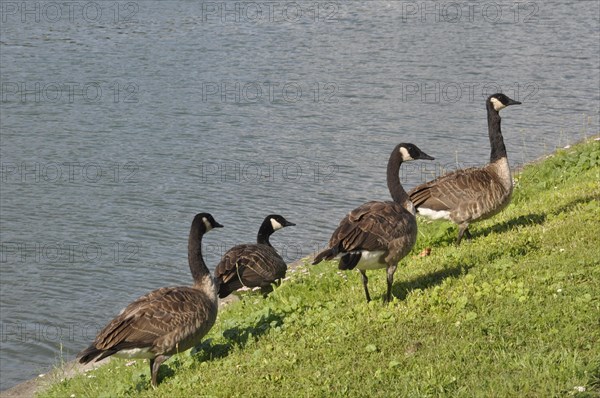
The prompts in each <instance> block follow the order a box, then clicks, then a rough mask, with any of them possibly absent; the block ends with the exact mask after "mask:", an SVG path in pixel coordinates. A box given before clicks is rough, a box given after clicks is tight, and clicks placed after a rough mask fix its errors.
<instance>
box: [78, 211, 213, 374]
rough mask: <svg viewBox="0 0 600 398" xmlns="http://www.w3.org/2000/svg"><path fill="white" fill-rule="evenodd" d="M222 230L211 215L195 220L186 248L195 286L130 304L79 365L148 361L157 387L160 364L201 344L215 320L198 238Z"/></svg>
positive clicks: (84, 353)
mask: <svg viewBox="0 0 600 398" xmlns="http://www.w3.org/2000/svg"><path fill="white" fill-rule="evenodd" d="M215 227H221V225H220V224H219V223H217V222H216V221H215V220H214V219H213V218H212V216H211V215H210V214H208V213H200V214H198V215H196V217H195V218H194V221H193V223H192V228H191V231H190V237H189V242H188V261H189V265H190V270H191V272H192V276H193V277H194V285H193V286H191V287H188V286H177V287H163V288H160V289H157V290H154V291H152V292H150V293H148V294H146V295H144V296H142V297H140V298H138V299H137V300H135V301H134V302H132V303H131V304H129V305H128V306H127V307H125V309H123V310H122V311H121V313H120V314H119V315H118V316H117V317H115V318H114V319H113V320H112V321H111V322H109V324H108V325H106V326H105V327H104V328H103V329H102V330H101V331H100V332H99V333H98V335H97V336H96V339H95V340H94V342H93V343H92V344H91V345H90V346H89V347H88V348H86V349H85V350H83V351H82V352H80V353H79V354H78V359H79V362H80V363H88V362H91V361H93V360H95V361H98V360H100V359H103V358H106V357H108V356H111V355H115V356H119V357H126V358H148V359H150V372H151V382H152V385H153V386H156V385H157V383H158V380H157V376H158V369H159V367H160V364H161V363H162V362H164V361H165V360H166V359H168V358H169V356H171V355H173V354H176V353H178V352H183V351H185V350H187V349H189V348H191V347H193V346H195V345H197V344H198V343H200V341H201V340H202V337H204V335H206V333H207V332H208V331H209V330H210V329H211V328H212V326H213V325H214V323H215V320H216V317H217V310H218V306H217V290H216V285H215V283H214V281H213V278H212V276H211V275H210V272H209V271H208V268H207V267H206V265H205V264H204V260H203V259H202V252H201V240H202V235H203V234H204V233H206V232H208V231H209V230H210V229H212V228H215Z"/></svg>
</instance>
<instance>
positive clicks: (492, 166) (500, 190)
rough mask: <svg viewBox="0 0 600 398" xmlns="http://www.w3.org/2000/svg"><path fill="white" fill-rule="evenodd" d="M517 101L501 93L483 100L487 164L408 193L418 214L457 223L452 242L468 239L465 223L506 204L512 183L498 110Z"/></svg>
mask: <svg viewBox="0 0 600 398" xmlns="http://www.w3.org/2000/svg"><path fill="white" fill-rule="evenodd" d="M516 104H520V102H518V101H514V100H512V99H510V98H508V97H507V96H505V95H503V94H494V95H492V96H490V97H489V98H488V99H487V101H486V107H487V113H488V130H489V138H490V146H491V149H492V152H491V156H490V163H488V164H487V165H485V166H484V167H481V168H475V167H474V168H469V169H464V170H457V171H455V172H452V173H449V174H446V175H444V176H442V177H439V178H437V179H435V180H433V181H429V182H426V183H424V184H421V185H419V186H417V187H415V188H413V189H412V190H411V191H410V192H409V195H410V199H411V200H412V202H413V204H414V205H415V207H416V208H417V210H418V212H419V214H421V215H423V216H426V217H430V218H433V219H438V218H444V219H447V220H451V221H453V222H454V223H456V224H458V226H459V232H458V238H457V241H456V243H457V244H460V241H461V239H462V237H463V235H465V236H467V238H470V236H471V234H470V233H469V230H468V228H469V224H470V223H472V222H475V221H479V220H483V219H486V218H489V217H492V216H494V215H496V214H498V213H499V212H500V211H502V209H504V208H505V207H506V206H507V205H508V204H509V203H510V199H511V196H512V191H513V184H512V176H511V174H510V166H509V164H508V158H507V155H506V148H505V146H504V139H503V137H502V131H501V128H500V115H499V111H500V109H503V108H504V107H506V106H508V105H516Z"/></svg>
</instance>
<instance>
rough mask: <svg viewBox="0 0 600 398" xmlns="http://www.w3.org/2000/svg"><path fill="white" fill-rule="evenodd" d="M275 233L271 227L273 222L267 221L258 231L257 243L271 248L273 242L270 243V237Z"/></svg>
mask: <svg viewBox="0 0 600 398" xmlns="http://www.w3.org/2000/svg"><path fill="white" fill-rule="evenodd" d="M272 233H273V228H272V227H271V220H265V221H264V222H263V223H262V225H261V226H260V229H259V230H258V235H257V236H256V243H258V244H259V245H267V246H271V242H269V237H270V236H271V234H272Z"/></svg>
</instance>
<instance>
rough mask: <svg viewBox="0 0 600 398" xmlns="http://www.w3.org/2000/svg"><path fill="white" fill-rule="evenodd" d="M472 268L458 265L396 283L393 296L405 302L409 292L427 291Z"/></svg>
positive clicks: (393, 287)
mask: <svg viewBox="0 0 600 398" xmlns="http://www.w3.org/2000/svg"><path fill="white" fill-rule="evenodd" d="M471 267H472V266H468V265H457V266H455V267H451V268H445V269H443V270H440V271H436V272H432V273H429V274H425V275H421V276H418V277H416V278H414V279H411V280H409V281H404V282H398V283H395V284H394V285H393V286H392V294H393V295H394V296H395V297H396V298H397V299H398V300H404V299H405V298H406V296H407V295H408V293H409V292H411V291H413V290H415V289H423V290H424V289H427V288H430V287H433V286H436V285H439V284H441V283H442V282H443V281H444V279H447V278H456V277H458V276H460V275H462V274H465V273H466V272H467V271H468V270H469V269H470V268H471Z"/></svg>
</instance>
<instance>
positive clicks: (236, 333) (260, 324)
mask: <svg viewBox="0 0 600 398" xmlns="http://www.w3.org/2000/svg"><path fill="white" fill-rule="evenodd" d="M283 318H284V317H283V316H282V315H280V314H275V313H272V312H270V311H269V312H268V313H267V314H263V315H262V316H261V317H260V319H259V320H258V321H257V322H256V324H254V325H253V326H246V327H237V326H236V327H233V328H230V329H227V330H225V331H224V332H223V337H225V338H226V339H227V342H226V343H221V344H213V342H212V339H208V340H205V341H203V342H202V343H201V344H200V345H197V346H196V347H195V348H194V351H193V355H194V357H195V359H196V360H197V361H198V362H203V361H207V360H212V359H219V358H224V357H226V356H227V355H229V353H230V352H231V350H232V349H233V348H234V347H236V346H237V347H241V348H243V347H244V346H245V345H246V344H247V343H248V340H250V339H255V338H258V337H260V336H262V335H263V334H265V333H267V332H268V331H269V330H270V329H271V328H274V327H277V326H280V325H282V324H283Z"/></svg>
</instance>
